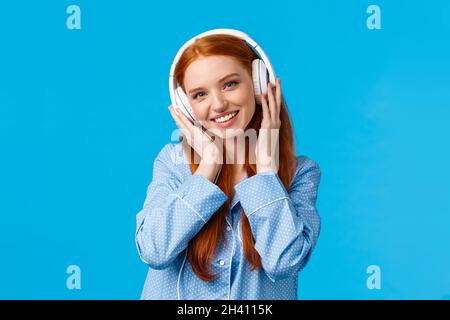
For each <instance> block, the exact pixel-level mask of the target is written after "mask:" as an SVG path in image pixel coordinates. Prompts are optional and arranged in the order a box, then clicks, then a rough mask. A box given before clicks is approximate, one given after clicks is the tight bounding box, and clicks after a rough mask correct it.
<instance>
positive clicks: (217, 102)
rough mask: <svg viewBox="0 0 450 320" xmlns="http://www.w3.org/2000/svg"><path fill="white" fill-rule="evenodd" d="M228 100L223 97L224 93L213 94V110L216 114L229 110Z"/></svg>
mask: <svg viewBox="0 0 450 320" xmlns="http://www.w3.org/2000/svg"><path fill="white" fill-rule="evenodd" d="M227 105H228V103H227V100H226V99H225V97H224V96H223V95H222V93H213V94H212V105H211V107H212V110H213V111H214V112H215V113H221V112H224V111H225V110H226V109H227Z"/></svg>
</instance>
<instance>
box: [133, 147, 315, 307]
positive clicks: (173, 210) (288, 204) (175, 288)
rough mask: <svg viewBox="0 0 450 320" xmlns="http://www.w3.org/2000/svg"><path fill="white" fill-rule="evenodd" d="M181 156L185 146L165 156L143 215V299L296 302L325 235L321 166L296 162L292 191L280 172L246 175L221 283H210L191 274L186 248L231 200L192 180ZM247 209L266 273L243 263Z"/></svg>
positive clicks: (230, 217) (139, 241) (216, 262)
mask: <svg viewBox="0 0 450 320" xmlns="http://www.w3.org/2000/svg"><path fill="white" fill-rule="evenodd" d="M182 152H183V151H182V148H181V144H180V143H176V144H174V143H169V144H167V145H165V146H164V147H163V149H162V150H161V151H160V153H159V154H158V156H157V158H156V160H155V162H154V166H153V179H152V181H151V183H150V185H149V186H148V189H147V197H146V199H145V201H144V205H143V208H142V210H141V211H139V213H138V214H137V216H136V247H137V250H138V253H139V256H140V258H141V260H142V261H143V262H145V263H146V264H147V265H148V266H149V269H148V273H147V278H146V280H145V284H144V289H143V291H142V294H141V299H152V300H153V299H164V300H166V299H169V300H172V299H197V300H209V299H220V300H226V299H233V300H236V299H239V300H254V299H284V300H287V299H290V300H295V299H297V289H298V288H297V286H298V281H297V280H298V272H299V271H301V270H302V269H303V268H304V267H305V265H306V264H307V262H308V261H309V259H310V256H311V252H312V251H313V249H314V247H315V245H316V243H317V239H318V237H319V233H320V217H319V215H318V211H317V209H316V199H317V191H318V187H319V183H320V176H321V173H320V168H319V166H318V165H317V163H316V162H315V161H313V160H311V159H309V158H307V157H305V156H299V157H297V170H296V175H295V178H294V181H293V183H292V185H291V187H290V189H289V191H286V189H285V188H284V186H283V184H282V182H281V180H280V178H279V177H278V175H277V174H276V173H275V172H264V173H259V174H256V175H254V176H252V177H247V176H246V177H244V179H243V180H241V182H240V183H238V184H237V185H235V186H234V189H235V195H234V198H233V199H232V201H231V209H230V211H229V212H228V213H227V217H226V220H227V226H226V227H224V233H225V240H224V241H223V243H221V244H220V245H219V248H218V250H217V253H216V256H215V258H214V259H213V261H212V266H211V270H212V272H213V273H217V277H216V279H214V280H213V281H210V282H205V281H203V280H201V279H199V278H198V277H197V276H196V275H195V273H194V272H193V271H192V267H191V265H190V264H189V261H188V260H187V259H186V248H187V245H188V243H189V241H190V240H191V239H192V238H193V237H194V236H195V235H196V234H197V233H198V232H199V231H200V230H201V228H202V227H203V226H204V225H205V223H207V222H208V220H209V219H210V218H211V217H212V215H213V214H214V213H215V212H216V211H217V210H218V209H219V208H220V207H221V206H222V205H223V204H224V203H225V201H226V199H227V198H226V195H225V194H224V193H223V192H222V190H221V189H220V188H219V187H217V185H215V184H214V183H212V182H211V181H209V180H208V179H207V178H206V177H204V176H202V175H195V174H194V175H193V174H192V173H191V171H190V168H189V164H188V163H187V162H186V159H185V160H184V161H179V159H180V154H182ZM177 157H178V158H177ZM174 159H175V161H174ZM177 159H178V160H177ZM242 209H244V212H245V214H246V215H247V217H248V219H249V222H250V226H251V229H252V232H253V236H254V238H255V248H256V250H257V251H258V253H259V254H260V256H261V260H262V266H263V267H262V269H259V270H254V271H251V270H250V264H249V263H248V262H247V260H246V258H245V256H244V252H243V247H242V230H241V228H242V222H241V221H240V220H241V211H242Z"/></svg>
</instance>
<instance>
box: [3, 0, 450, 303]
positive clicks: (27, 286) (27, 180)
mask: <svg viewBox="0 0 450 320" xmlns="http://www.w3.org/2000/svg"><path fill="white" fill-rule="evenodd" d="M71 4H76V5H78V6H80V8H81V30H69V29H68V28H67V27H66V19H67V17H68V14H66V8H67V7H68V6H69V5H71ZM370 4H377V5H379V6H380V8H381V14H382V18H381V19H382V20H381V23H382V29H381V30H369V29H368V28H367V27H366V19H367V17H368V14H367V13H366V8H367V7H368V5H370ZM219 27H226V28H235V29H240V30H242V31H244V32H246V33H248V34H249V35H250V36H251V37H252V38H254V39H255V40H256V41H257V42H258V43H260V44H261V46H262V47H263V48H264V50H265V51H266V53H267V54H268V55H269V57H270V58H271V60H272V63H273V64H274V67H275V70H276V72H277V75H278V76H279V77H281V79H282V83H283V90H284V94H285V97H286V99H287V102H288V105H289V109H290V111H291V114H292V118H293V122H294V127H295V138H296V150H297V153H298V154H303V155H307V156H309V157H310V158H312V159H314V160H316V161H317V162H318V163H319V164H320V166H321V169H322V182H321V185H320V189H319V198H318V203H317V204H318V209H319V212H320V214H321V217H322V223H323V224H322V233H321V236H320V238H319V243H318V245H317V247H316V251H315V252H314V256H313V258H312V260H311V261H310V264H309V265H308V266H307V268H306V269H305V270H304V271H303V272H302V273H301V274H300V291H299V298H301V299H315V298H320V299H408V298H414V299H417V298H425V299H449V298H450V250H449V243H450V232H449V231H450V182H449V180H450V170H449V169H448V166H449V163H450V151H449V147H448V146H449V143H448V139H449V137H450V126H449V124H448V123H449V120H450V90H449V88H450V58H449V57H450V41H449V39H450V3H449V2H448V1H444V0H442V1H428V2H426V4H425V2H422V1H400V0H397V1H381V0H375V1H356V0H354V1H331V0H330V1H324V0H320V1H317V0H316V1H291V2H289V1H275V2H274V1H259V5H257V4H256V3H255V2H254V1H248V2H243V1H241V2H238V3H236V2H211V1H197V2H189V1H176V2H175V3H174V1H160V2H157V3H154V2H151V1H133V2H130V1H115V2H111V1H99V0H97V1H81V0H74V1H50V0H47V1H44V0H40V1H9V2H8V3H7V2H6V1H5V2H2V4H1V9H0V41H1V43H0V147H1V149H0V154H1V158H0V181H1V184H0V200H1V201H0V215H1V220H0V252H1V258H0V259H1V260H0V298H3V299H11V298H24V299H35V298H39V299H47V298H54V299H97V298H98V299H137V298H139V295H140V293H141V289H142V286H143V284H144V278H145V275H146V266H145V265H144V264H143V263H142V262H141V261H140V260H139V258H138V255H137V252H136V248H135V244H134V232H135V214H136V213H137V212H138V211H139V210H140V208H141V207H142V204H143V201H144V199H145V192H146V188H147V185H148V183H149V182H150V180H151V177H152V166H153V160H154V158H155V156H156V155H157V153H158V152H159V150H160V149H161V148H162V146H163V145H164V144H166V143H168V142H169V141H170V137H171V133H172V131H173V130H174V129H175V128H176V126H175V124H174V122H173V120H172V118H171V117H170V114H169V112H168V110H167V106H168V105H169V104H170V99H169V93H168V88H167V84H168V79H167V77H168V71H169V67H170V64H171V62H172V59H173V56H174V55H175V53H176V51H177V50H178V48H179V47H180V46H181V45H182V44H183V43H184V42H185V41H186V40H188V39H189V38H191V37H192V36H194V35H196V34H198V33H200V32H203V31H206V30H209V29H213V28H219ZM72 264H75V265H78V266H80V268H81V290H68V289H67V288H66V279H67V277H68V275H67V274H66V268H67V266H69V265H72ZM372 264H375V265H378V266H380V268H381V277H382V278H381V284H382V287H381V289H380V290H369V289H368V288H367V286H366V279H367V277H368V274H367V273H366V268H367V267H368V266H369V265H372Z"/></svg>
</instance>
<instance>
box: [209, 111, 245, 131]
mask: <svg viewBox="0 0 450 320" xmlns="http://www.w3.org/2000/svg"><path fill="white" fill-rule="evenodd" d="M238 113H239V111H234V112H232V113H230V114H227V115H226V116H223V117H220V118H217V119H214V120H213V121H214V122H215V123H216V125H218V126H219V127H222V128H224V127H228V126H230V125H231V124H232V123H233V122H234V121H235V119H236V118H237V117H236V116H237V114H238Z"/></svg>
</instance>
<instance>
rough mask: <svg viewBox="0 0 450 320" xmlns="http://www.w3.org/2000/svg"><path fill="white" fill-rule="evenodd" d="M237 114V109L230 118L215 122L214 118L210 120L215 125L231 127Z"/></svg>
mask: <svg viewBox="0 0 450 320" xmlns="http://www.w3.org/2000/svg"><path fill="white" fill-rule="evenodd" d="M228 114H230V113H228ZM238 116H239V111H236V114H235V115H234V116H233V117H232V118H230V119H228V120H227V121H225V122H216V121H215V120H212V122H214V124H215V125H216V126H217V127H219V128H223V129H225V128H228V127H231V126H232V125H233V123H234V122H235V121H236V119H237V118H238Z"/></svg>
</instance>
